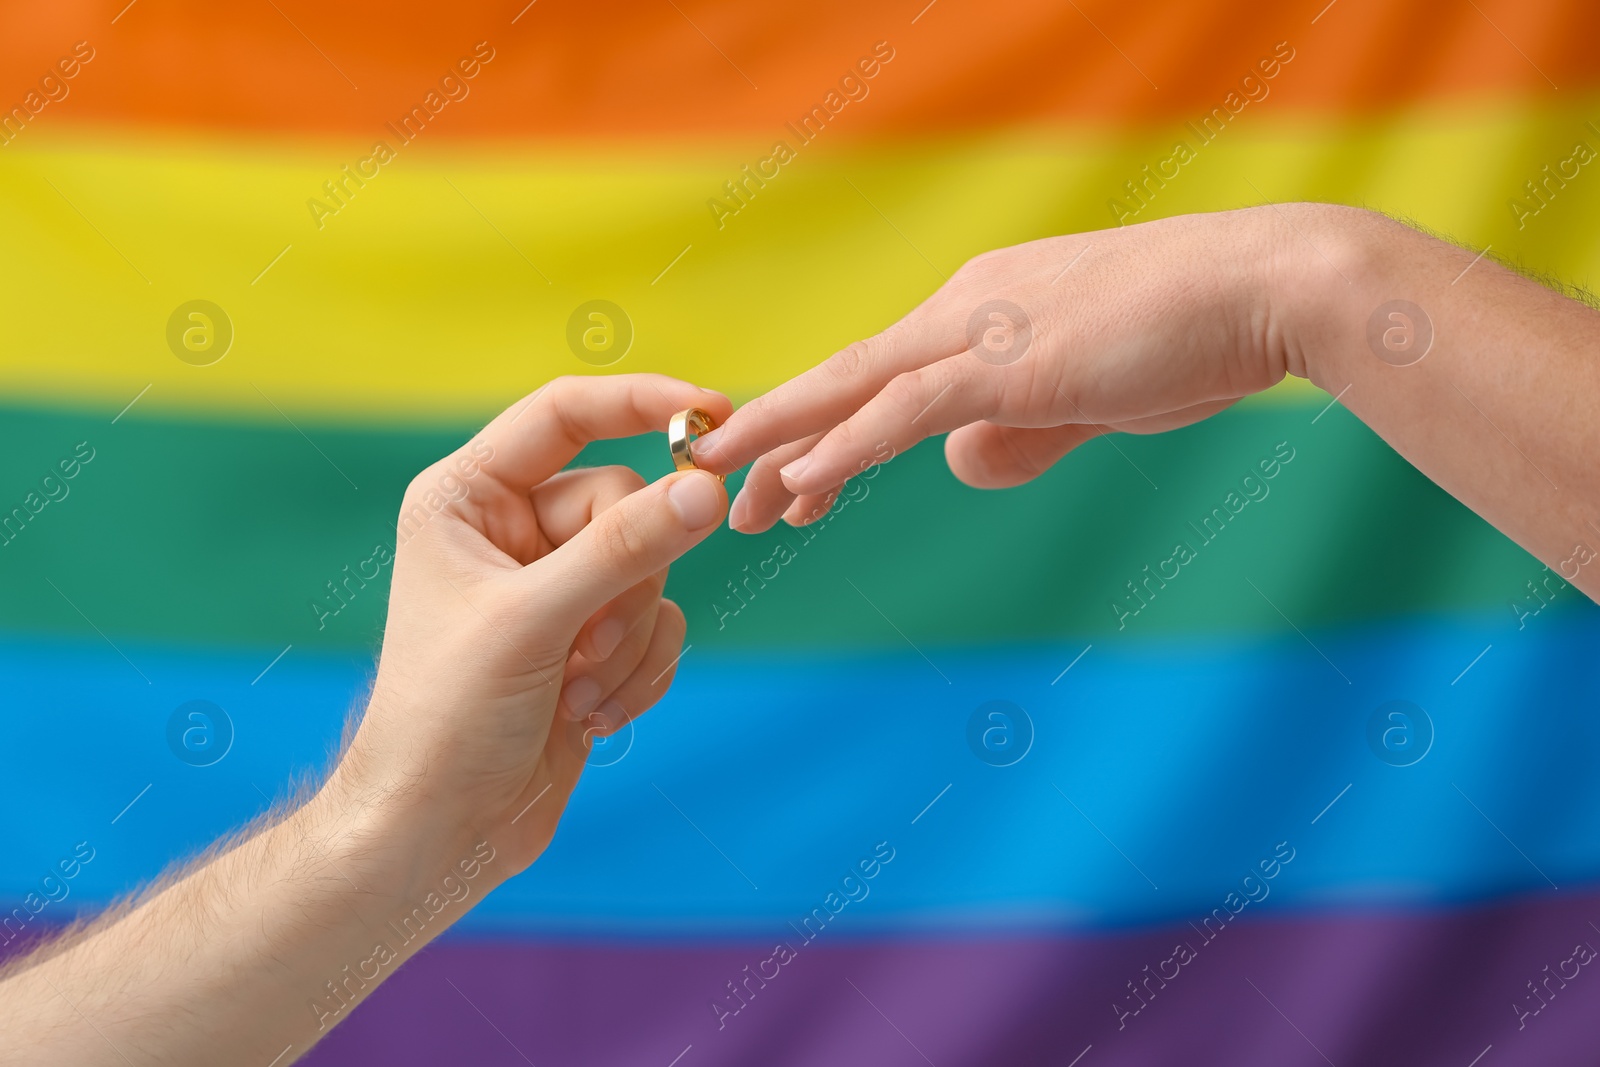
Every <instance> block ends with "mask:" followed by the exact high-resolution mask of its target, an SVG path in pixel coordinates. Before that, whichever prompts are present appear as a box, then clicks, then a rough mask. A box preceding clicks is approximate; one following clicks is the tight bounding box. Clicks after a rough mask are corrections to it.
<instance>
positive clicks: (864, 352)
mask: <svg viewBox="0 0 1600 1067" xmlns="http://www.w3.org/2000/svg"><path fill="white" fill-rule="evenodd" d="M874 354H875V349H874V347H873V342H872V341H871V340H866V341H855V342H852V343H851V344H850V345H848V346H846V347H845V348H843V349H841V350H840V351H839V352H836V353H834V355H833V357H832V358H831V359H829V360H828V363H827V367H828V372H829V373H830V374H831V375H832V376H833V377H834V378H835V379H836V380H838V381H851V380H853V379H855V378H858V377H860V376H861V375H863V374H865V373H867V372H868V371H869V370H871V368H872V362H873V356H874Z"/></svg>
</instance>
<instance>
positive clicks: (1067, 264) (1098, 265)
mask: <svg viewBox="0 0 1600 1067" xmlns="http://www.w3.org/2000/svg"><path fill="white" fill-rule="evenodd" d="M1265 210H1266V209H1249V210H1244V211H1235V212H1226V213H1221V214H1216V215H1196V216H1189V217H1185V218H1175V219H1166V220H1162V221H1160V222H1153V223H1147V224H1143V225H1140V226H1130V227H1128V228H1126V229H1118V230H1106V231H1102V232H1099V233H1086V234H1074V235H1072V236H1068V237H1053V238H1049V239H1046V240H1041V241H1034V242H1031V243H1029V244H1024V245H1017V246H1015V247H1013V248H1003V249H1000V250H998V251H995V252H989V253H986V254H984V255H981V256H978V257H977V258H975V259H973V260H972V261H970V262H969V263H967V264H966V265H965V266H963V267H962V268H961V269H960V270H959V271H957V272H956V274H955V276H954V277H952V278H951V279H950V281H949V282H947V283H946V284H945V285H944V286H942V287H941V288H940V289H939V290H938V291H937V292H935V293H934V294H933V295H932V296H931V297H929V298H928V300H927V301H925V302H924V303H923V304H922V305H921V306H919V307H918V308H916V309H915V310H914V311H912V312H911V313H910V314H909V315H907V316H906V317H905V318H904V319H902V320H901V321H899V322H897V323H895V324H894V325H893V326H891V327H889V328H888V329H887V330H885V331H883V332H882V333H880V334H878V335H877V336H875V337H872V338H869V339H867V340H865V341H858V342H856V343H855V344H852V345H850V346H849V347H848V348H846V349H844V350H843V351H842V352H839V353H837V354H835V355H834V356H833V357H832V358H830V359H828V360H827V361H826V362H824V363H822V364H821V365H819V366H817V367H816V368H814V369H812V370H810V371H807V372H806V373H804V374H802V375H800V376H799V377H797V378H795V379H794V380H792V381H790V382H787V383H785V384H783V385H781V386H779V387H778V388H776V389H774V390H772V391H771V392H769V393H767V394H766V395H764V396H762V397H759V398H758V399H756V400H753V401H751V402H750V403H749V404H747V405H745V406H744V407H742V408H741V409H740V410H739V411H738V412H737V413H735V414H734V416H733V417H732V419H730V420H729V421H728V422H727V424H726V425H724V426H723V427H722V428H720V429H718V430H716V431H714V432H712V433H710V434H708V435H706V436H705V437H703V438H701V439H699V440H698V441H697V442H695V448H694V455H695V460H696V462H697V463H699V464H700V465H701V466H702V467H704V468H706V469H707V470H712V471H716V472H718V473H724V474H725V473H729V472H731V471H734V470H737V469H738V468H740V467H742V466H744V465H745V464H747V463H751V462H752V461H753V462H754V464H755V465H754V467H753V468H752V469H751V470H750V473H749V474H748V476H747V477H746V480H745V486H744V490H743V491H742V492H741V493H740V495H739V497H738V499H737V500H735V501H734V505H733V509H732V513H731V515H730V520H729V521H730V524H731V525H732V526H733V527H734V528H736V529H739V530H743V531H745V532H749V533H755V532H759V531H761V530H765V529H767V528H768V527H770V526H772V524H773V523H775V522H776V521H777V520H778V518H779V517H780V516H783V517H786V518H787V519H788V520H789V521H790V522H793V523H796V524H800V523H804V522H806V521H809V520H810V519H813V518H815V517H816V516H817V515H819V514H821V513H822V512H823V511H825V510H826V507H827V505H828V503H830V502H831V497H832V495H833V494H834V493H836V492H837V491H838V489H839V487H840V486H841V485H842V484H843V483H844V482H845V480H846V479H847V478H849V477H850V476H851V475H854V474H855V473H857V472H858V471H859V470H861V469H862V468H863V466H864V465H866V464H868V463H871V462H872V461H873V460H874V458H875V457H877V456H881V455H883V454H884V452H885V447H884V446H885V445H887V451H889V452H892V453H893V454H899V453H901V452H904V451H905V450H906V449H908V448H910V447H911V446H912V445H914V444H916V443H917V442H918V441H921V440H922V439H924V438H926V437H930V436H932V435H935V434H939V433H945V432H947V431H949V432H950V437H949V439H948V441H947V442H946V445H945V454H946V457H947V459H948V461H949V464H950V469H951V471H953V472H954V473H955V475H956V477H958V478H960V479H961V480H962V481H964V482H966V483H967V484H969V485H973V486H977V487H980V488H1002V487H1006V486H1012V485H1017V484H1020V483H1022V482H1026V481H1028V480H1030V479H1032V478H1034V477H1036V476H1037V475H1039V474H1040V473H1042V472H1043V471H1045V470H1046V469H1048V468H1049V467H1050V466H1051V465H1052V464H1054V463H1055V462H1056V461H1057V460H1059V459H1060V458H1061V457H1062V456H1064V455H1066V454H1067V453H1068V452H1069V451H1071V450H1072V449H1073V448H1075V447H1076V446H1077V445H1079V444H1081V443H1083V442H1084V441H1087V440H1090V439H1091V438H1093V437H1095V436H1096V435H1097V434H1100V433H1104V432H1106V431H1108V430H1120V431H1124V432H1129V433H1154V432H1159V431H1162V430H1169V429H1173V428H1175V427H1178V426H1183V425H1186V424H1188V423H1191V422H1196V421H1198V420H1200V419H1203V418H1205V417H1207V416H1209V415H1212V414H1214V413H1216V412H1218V411H1220V410H1222V409H1223V408H1225V407H1227V406H1228V405H1230V404H1232V403H1234V402H1235V401H1236V400H1238V399H1239V398H1241V397H1244V396H1248V395H1249V394H1251V393H1255V392H1259V391H1260V390H1262V389H1266V388H1267V387H1269V386H1271V385H1273V384H1274V383H1276V382H1277V381H1278V380H1280V379H1281V378H1282V377H1283V376H1284V374H1285V372H1286V370H1287V369H1288V367H1289V362H1288V359H1287V352H1286V347H1285V345H1284V344H1283V343H1282V342H1283V339H1282V338H1281V337H1280V336H1278V335H1277V333H1276V332H1275V330H1274V329H1273V328H1272V319H1271V311H1272V309H1271V307H1270V306H1268V305H1267V302H1266V300H1265V294H1266V292H1267V291H1268V286H1267V285H1266V284H1265V280H1266V279H1267V278H1269V277H1270V276H1271V274H1272V272H1273V271H1274V267H1275V261H1276V260H1277V259H1278V258H1279V257H1280V246H1281V245H1282V244H1283V237H1284V232H1283V231H1284V228H1283V225H1282V222H1281V221H1279V220H1277V219H1276V218H1274V217H1264V216H1263V215H1262V212H1263V211H1265ZM1223 249H1226V252H1225V253H1224V252H1222V250H1223Z"/></svg>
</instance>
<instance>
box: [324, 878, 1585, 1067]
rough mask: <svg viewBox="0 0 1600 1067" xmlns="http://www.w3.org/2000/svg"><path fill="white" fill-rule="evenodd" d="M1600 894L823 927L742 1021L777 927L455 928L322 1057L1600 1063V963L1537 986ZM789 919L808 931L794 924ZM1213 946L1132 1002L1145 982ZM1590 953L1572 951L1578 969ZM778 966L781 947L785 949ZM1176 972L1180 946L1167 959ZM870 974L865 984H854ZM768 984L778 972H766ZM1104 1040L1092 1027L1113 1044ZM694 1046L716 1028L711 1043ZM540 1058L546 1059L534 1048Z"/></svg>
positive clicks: (395, 1061)
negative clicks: (474, 934)
mask: <svg viewBox="0 0 1600 1067" xmlns="http://www.w3.org/2000/svg"><path fill="white" fill-rule="evenodd" d="M1591 917H1595V918H1597V919H1600V896H1597V895H1596V894H1594V893H1589V894H1570V895H1569V894H1568V893H1566V892H1563V893H1561V894H1559V896H1558V895H1555V894H1551V895H1548V896H1544V897H1538V898H1532V899H1525V900H1521V901H1515V902H1510V903H1503V904H1500V905H1497V906H1494V907H1488V908H1478V909H1473V910H1464V911H1455V912H1419V913H1405V914H1397V913H1383V914H1365V913H1363V914H1344V915H1329V914H1320V915H1318V916H1315V917H1309V916H1308V917H1301V918H1290V919H1283V918H1280V919H1272V918H1268V919H1264V920H1261V919H1258V920H1254V921H1252V920H1250V919H1249V918H1248V913H1246V916H1242V917H1241V918H1240V919H1238V920H1235V921H1234V922H1232V923H1231V924H1230V925H1229V926H1228V927H1227V928H1225V929H1224V930H1223V931H1222V932H1221V933H1219V934H1216V935H1214V940H1212V941H1210V942H1206V941H1205V940H1204V939H1203V938H1202V937H1201V936H1200V935H1199V934H1197V933H1196V931H1195V930H1193V929H1191V928H1189V927H1187V926H1179V927H1177V928H1165V929H1161V930H1154V931H1152V930H1140V931H1137V932H1127V933H1120V934H1116V935H1099V936H1092V937H1090V936H1076V937H1060V936H1052V937H1039V938H1033V939H1004V940H1001V939H995V940H983V939H966V940H945V941H931V940H918V941H873V942H852V941H839V942H835V943H832V944H829V943H827V937H828V935H827V933H826V932H824V933H823V934H822V935H820V936H819V937H818V938H817V940H815V941H814V942H812V943H811V944H809V945H802V946H801V947H800V949H799V952H798V953H797V955H796V956H795V958H794V959H793V960H792V961H790V962H789V963H788V964H786V965H784V966H782V967H781V968H780V969H779V971H778V974H777V977H775V978H773V979H772V980H771V981H770V982H769V983H768V984H767V985H766V987H765V988H760V989H758V991H757V993H756V995H755V996H753V997H751V998H750V1000H749V1003H748V1005H747V1006H745V1007H744V1008H743V1009H742V1010H741V1011H740V1012H739V1013H738V1014H737V1015H734V1016H731V1017H729V1018H726V1019H725V1020H723V1023H724V1025H723V1027H722V1029H720V1030H719V1028H718V1024H717V1020H716V1017H715V1015H714V1013H713V1011H712V1010H711V1008H710V1003H711V1001H712V999H713V998H714V997H715V996H716V995H717V994H718V993H719V992H722V993H726V987H725V983H726V982H728V981H729V980H732V979H735V978H738V977H740V976H742V974H743V968H744V967H745V966H746V965H749V966H750V967H751V968H752V970H754V969H755V968H756V967H757V966H758V964H760V962H761V961H762V960H763V959H765V958H766V957H767V956H768V955H769V954H770V953H771V948H770V947H767V946H759V947H758V946H756V945H749V946H738V945H725V944H724V945H715V946H711V945H671V946H662V945H655V946H648V945H626V946H622V945H616V944H573V943H527V942H523V943H518V942H506V943H484V942H467V941H447V942H445V943H441V944H438V945H435V946H434V947H432V948H431V949H429V950H428V951H426V952H425V953H423V954H422V955H421V956H419V957H418V958H416V959H415V960H413V961H412V962H411V963H410V964H408V965H407V966H406V967H405V968H404V969H402V970H401V972H400V973H399V974H397V975H396V976H395V977H394V978H392V979H391V980H390V981H389V982H388V983H387V984H386V985H384V986H383V988H382V989H381V990H379V991H378V992H377V994H376V995H374V996H373V997H372V998H371V999H370V1000H369V1001H368V1002H367V1003H366V1004H364V1005H363V1006H362V1007H361V1008H360V1009H359V1010H358V1011H356V1012H355V1013H354V1016H353V1017H352V1018H351V1019H350V1020H349V1021H348V1022H346V1023H345V1024H344V1025H342V1026H340V1027H339V1028H338V1029H337V1030H335V1031H334V1032H333V1033H332V1035H331V1036H330V1037H329V1038H328V1039H327V1040H325V1041H324V1042H323V1044H322V1045H321V1046H319V1047H318V1048H317V1050H316V1051H315V1052H314V1053H313V1054H312V1055H311V1056H309V1057H307V1059H306V1060H305V1061H304V1062H306V1063H311V1064H323V1065H330V1067H331V1065H334V1064H338V1065H344V1067H353V1065H364V1064H373V1065H377V1064H384V1065H390V1067H392V1065H406V1064H418V1065H422V1064H438V1063H472V1064H485V1065H494V1064H507V1065H513V1067H515V1065H521V1064H524V1063H528V1062H532V1063H535V1064H538V1065H539V1067H551V1065H557V1067H559V1065H568V1064H571V1065H576V1064H585V1065H588V1064H600V1065H609V1064H617V1065H623V1064H628V1065H645V1067H652V1065H653V1067H668V1064H670V1063H672V1062H673V1059H674V1057H676V1056H678V1055H679V1054H680V1053H683V1052H684V1049H685V1048H688V1049H689V1051H688V1052H687V1053H686V1054H684V1055H683V1058H682V1059H681V1060H679V1061H678V1064H677V1067H705V1065H709V1064H727V1065H741V1067H743V1065H749V1064H757V1063H759V1064H764V1065H766V1064H784V1063H793V1064H886V1065H896V1064H904V1065H908V1067H917V1065H921V1064H925V1063H933V1064H937V1065H938V1067H952V1065H957V1064H978V1063H981V1064H1033V1063H1038V1064H1051V1065H1054V1067H1066V1065H1067V1064H1070V1063H1072V1062H1073V1059H1074V1057H1076V1056H1078V1055H1079V1054H1080V1053H1082V1052H1084V1050H1085V1049H1086V1048H1087V1049H1089V1051H1088V1052H1087V1053H1086V1054H1084V1055H1083V1058H1082V1059H1081V1060H1080V1061H1078V1067H1107V1065H1114V1064H1116V1065H1121V1064H1126V1065H1130V1067H1131V1065H1135V1064H1137V1065H1140V1067H1148V1065H1151V1064H1161V1063H1172V1064H1186V1065H1190V1064H1228V1065H1230V1067H1248V1065H1256V1064H1259V1065H1261V1067H1286V1065H1295V1064H1306V1065H1323V1064H1326V1063H1329V1062H1331V1063H1333V1064H1336V1065H1338V1067H1369V1065H1374V1064H1379V1065H1381V1064H1396V1065H1400V1064H1404V1065H1406V1067H1417V1065H1425V1064H1439V1065H1445V1067H1468V1065H1469V1064H1472V1063H1473V1062H1474V1061H1475V1060H1476V1059H1477V1057H1478V1056H1479V1055H1480V1054H1481V1053H1483V1052H1484V1050H1485V1049H1486V1048H1488V1047H1489V1046H1490V1045H1492V1046H1493V1049H1492V1050H1490V1051H1489V1052H1488V1054H1487V1055H1484V1056H1483V1058H1482V1059H1481V1060H1479V1061H1477V1062H1478V1063H1479V1067H1501V1065H1504V1064H1513V1063H1515V1064H1525V1063H1539V1064H1541V1065H1559V1064H1578V1063H1585V1064H1591V1063H1594V1062H1595V1060H1596V1050H1597V1049H1600V961H1596V964H1595V965H1592V966H1585V967H1581V968H1580V969H1579V971H1578V974H1577V977H1575V978H1573V979H1572V980H1571V981H1570V982H1569V983H1567V984H1566V986H1565V988H1562V987H1561V986H1560V985H1558V984H1557V979H1555V978H1551V979H1549V984H1548V986H1547V988H1549V989H1551V990H1554V991H1555V993H1554V995H1553V996H1551V997H1550V999H1549V1003H1548V1004H1547V1005H1546V1006H1545V1007H1543V1008H1542V1010H1541V1011H1540V1012H1539V1013H1538V1014H1537V1015H1531V1016H1529V1017H1528V1018H1526V1019H1525V1020H1523V1024H1524V1025H1523V1026H1522V1028H1521V1029H1519V1024H1518V1018H1517V1014H1516V1012H1515V1011H1514V1010H1513V1008H1512V1005H1513V1003H1522V1004H1524V1005H1532V1004H1537V1003H1539V1002H1538V1001H1533V1000H1532V999H1531V997H1530V994H1529V992H1528V988H1527V985H1526V983H1527V982H1529V981H1530V980H1535V979H1541V978H1543V977H1544V976H1545V975H1546V973H1547V972H1546V971H1545V970H1544V968H1545V967H1546V965H1548V966H1549V967H1550V968H1551V969H1552V971H1554V970H1556V969H1557V968H1558V967H1560V966H1561V964H1562V961H1564V960H1566V959H1568V958H1569V957H1571V956H1572V955H1573V949H1574V946H1575V945H1576V944H1578V943H1579V942H1589V943H1592V944H1594V945H1596V946H1600V931H1597V930H1596V928H1595V927H1593V926H1591V925H1590V918H1591ZM789 940H790V941H791V942H793V943H796V944H799V942H800V939H799V938H798V937H797V936H793V935H791V936H790V938H789ZM1179 941H1184V942H1187V943H1188V944H1189V945H1190V946H1192V948H1193V949H1194V951H1195V956H1194V958H1193V959H1192V960H1190V961H1189V962H1188V963H1187V964H1185V965H1183V966H1182V967H1181V968H1180V969H1179V973H1178V976H1177V977H1176V978H1174V979H1172V980H1171V981H1170V982H1169V983H1168V984H1167V985H1166V987H1165V988H1161V987H1160V986H1158V985H1157V984H1156V980H1155V979H1151V980H1150V982H1149V986H1148V988H1150V989H1154V990H1155V991H1156V992H1155V995H1154V997H1152V998H1150V999H1149V1002H1148V1004H1147V1005H1146V1006H1145V1007H1144V1008H1143V1009H1142V1010H1141V1011H1140V1012H1139V1013H1138V1014H1137V1015H1131V1016H1129V1017H1127V1018H1125V1019H1122V1020H1121V1022H1122V1023H1123V1028H1121V1029H1119V1025H1118V1022H1119V1020H1118V1012H1117V1009H1115V1008H1114V1007H1113V1004H1115V1003H1121V1004H1123V1005H1124V1006H1125V1007H1126V1006H1128V1005H1129V1004H1130V1003H1137V1001H1129V1000H1128V999H1125V998H1128V997H1129V996H1130V994H1129V993H1128V989H1127V986H1126V983H1128V982H1130V981H1133V980H1135V979H1139V978H1142V977H1143V976H1144V973H1145V972H1144V970H1143V969H1144V967H1145V966H1146V965H1147V964H1148V965H1149V966H1150V967H1151V969H1152V971H1154V970H1156V969H1157V968H1158V967H1159V966H1160V964H1161V961H1163V960H1164V959H1166V958H1168V957H1170V956H1171V955H1172V953H1173V948H1174V945H1175V944H1176V943H1178V942H1179ZM1572 966H1575V965H1569V966H1568V967H1567V970H1568V972H1569V973H1570V971H1571V969H1572ZM767 970H768V973H771V967H770V966H769V967H768V968H767ZM1167 972H1168V973H1169V974H1170V973H1171V967H1170V966H1169V967H1168V968H1167ZM852 983H853V986H852ZM751 984H752V986H753V985H754V983H753V982H752V983H751ZM1091 1045H1092V1046H1093V1047H1092V1048H1090V1047H1089V1046H1091ZM689 1046H692V1048H690V1047H689ZM524 1057H526V1058H524Z"/></svg>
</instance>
